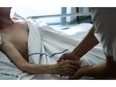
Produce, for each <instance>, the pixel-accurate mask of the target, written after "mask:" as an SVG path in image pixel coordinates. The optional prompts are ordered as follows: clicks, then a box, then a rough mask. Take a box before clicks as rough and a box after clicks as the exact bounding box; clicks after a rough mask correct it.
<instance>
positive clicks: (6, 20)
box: [0, 16, 14, 29]
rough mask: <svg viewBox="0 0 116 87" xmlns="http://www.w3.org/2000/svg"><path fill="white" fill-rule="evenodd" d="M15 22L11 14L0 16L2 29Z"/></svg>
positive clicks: (0, 27)
mask: <svg viewBox="0 0 116 87" xmlns="http://www.w3.org/2000/svg"><path fill="white" fill-rule="evenodd" d="M13 24H14V22H13V21H12V19H11V18H10V16H7V17H3V16H0V29H4V28H7V27H9V26H11V25H13Z"/></svg>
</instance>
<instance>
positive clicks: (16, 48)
mask: <svg viewBox="0 0 116 87" xmlns="http://www.w3.org/2000/svg"><path fill="white" fill-rule="evenodd" d="M10 10H11V8H0V11H2V12H1V14H0V15H1V16H0V21H1V24H0V41H1V44H0V49H1V52H2V53H3V54H5V55H6V56H7V57H8V58H9V60H10V61H11V62H9V63H12V62H13V63H14V64H15V65H16V66H17V67H18V68H19V69H20V70H22V71H23V72H24V73H26V72H27V73H31V74H54V75H71V74H72V73H73V72H74V71H75V70H77V69H78V63H77V62H75V61H71V60H70V61H69V60H65V61H62V62H58V63H57V62H56V61H57V59H56V58H58V57H59V56H60V55H61V53H64V52H66V51H67V50H68V49H64V48H62V50H61V48H59V47H60V45H59V47H58V46H57V49H58V50H54V49H55V48H54V47H55V46H54V47H53V45H57V44H52V43H51V46H48V45H50V42H52V41H53V40H52V38H53V39H54V37H55V36H54V37H52V38H51V39H49V40H51V41H49V44H47V43H46V41H44V40H46V38H43V36H41V33H44V36H46V33H51V32H46V33H45V32H42V31H39V30H38V29H37V30H36V28H37V26H35V23H34V22H33V23H32V24H31V22H30V21H25V20H15V19H14V20H12V19H9V18H10V13H9V12H10ZM7 13H9V15H8V16H6V14H7ZM29 28H31V29H29ZM34 29H35V30H34ZM43 30H44V29H43ZM35 31H37V32H36V33H33V32H35ZM45 31H46V30H45ZM37 33H38V34H37ZM36 34H37V35H36ZM53 34H55V33H53ZM48 35H50V34H48ZM57 35H58V34H57ZM41 37H42V38H41ZM46 37H47V36H46ZM48 37H49V36H48ZM48 37H47V38H48ZM41 39H44V40H42V41H41ZM58 39H62V38H60V37H59V38H58ZM58 39H57V40H56V42H57V41H58ZM67 41H68V40H67ZM65 43H67V42H65ZM65 43H64V44H61V45H65ZM45 44H46V45H45ZM58 44H59V43H58ZM45 46H46V47H45ZM47 47H48V48H50V49H51V50H52V51H54V53H53V52H52V53H49V52H50V51H45V50H48V48H47ZM66 47H67V46H66ZM46 52H48V53H46ZM59 54H60V55H59ZM57 55H58V56H57ZM51 57H55V59H53V58H51ZM42 58H44V59H42ZM43 60H44V61H43ZM46 61H47V62H46ZM51 61H53V62H52V63H51ZM70 71H71V72H70Z"/></svg>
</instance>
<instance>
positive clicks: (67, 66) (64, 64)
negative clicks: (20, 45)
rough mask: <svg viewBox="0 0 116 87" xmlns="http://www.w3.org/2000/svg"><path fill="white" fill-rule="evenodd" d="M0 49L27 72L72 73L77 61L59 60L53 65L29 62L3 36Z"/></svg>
mask: <svg viewBox="0 0 116 87" xmlns="http://www.w3.org/2000/svg"><path fill="white" fill-rule="evenodd" d="M0 49H1V51H2V52H3V53H5V54H6V55H7V56H8V58H9V59H10V60H12V61H13V63H14V64H16V66H17V67H18V68H19V69H21V70H22V71H25V72H28V73H37V74H72V73H73V72H74V71H75V70H76V69H77V63H76V62H74V61H61V62H59V63H57V64H53V65H42V64H31V63H29V62H27V61H26V60H25V59H24V58H23V56H22V55H21V54H20V52H19V51H18V50H17V49H16V48H15V46H14V45H13V44H12V43H10V42H9V41H8V40H6V39H4V38H2V44H1V46H0ZM69 71H72V72H69Z"/></svg>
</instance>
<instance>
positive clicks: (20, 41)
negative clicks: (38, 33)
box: [5, 26, 28, 60]
mask: <svg viewBox="0 0 116 87" xmlns="http://www.w3.org/2000/svg"><path fill="white" fill-rule="evenodd" d="M25 28H26V27H22V26H17V27H14V28H12V29H9V30H6V31H5V34H6V38H7V39H8V40H9V41H10V42H11V43H12V44H13V45H14V46H15V47H16V49H17V50H18V51H19V52H20V53H21V55H22V56H23V57H24V58H25V59H26V60H28V58H27V55H28V29H25Z"/></svg>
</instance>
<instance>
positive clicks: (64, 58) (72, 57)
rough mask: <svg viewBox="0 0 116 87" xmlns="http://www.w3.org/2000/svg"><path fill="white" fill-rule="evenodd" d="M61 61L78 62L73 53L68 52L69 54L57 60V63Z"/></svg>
mask: <svg viewBox="0 0 116 87" xmlns="http://www.w3.org/2000/svg"><path fill="white" fill-rule="evenodd" d="M62 60H74V61H75V60H76V61H78V60H79V58H78V57H77V56H76V55H75V54H74V53H73V52H70V53H64V54H63V55H62V56H61V57H60V58H59V59H58V61H57V62H60V61H62Z"/></svg>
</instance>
